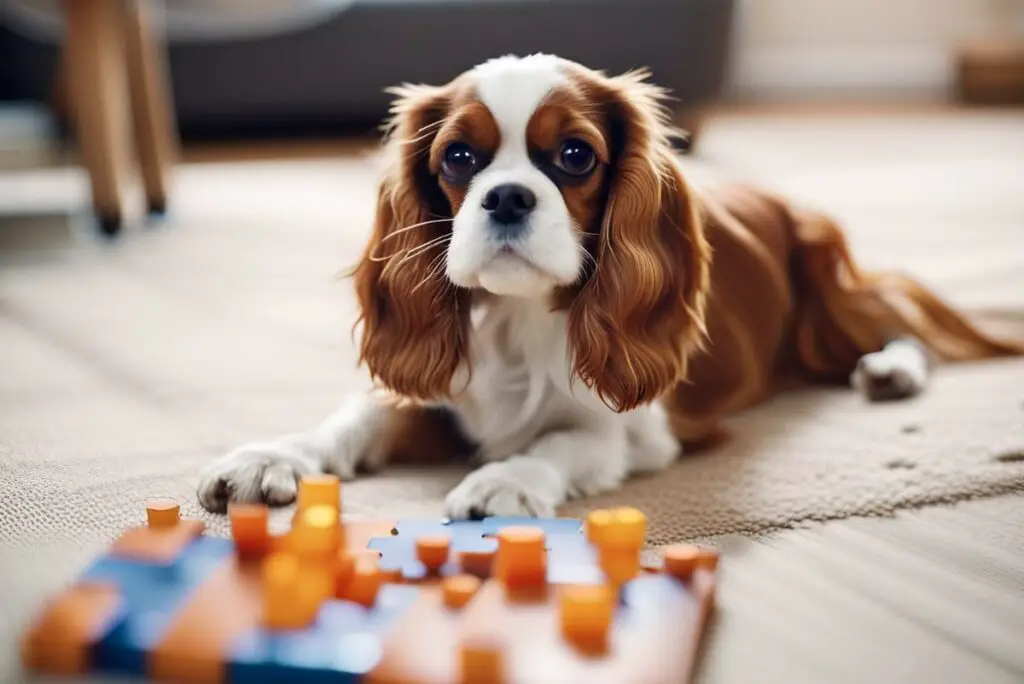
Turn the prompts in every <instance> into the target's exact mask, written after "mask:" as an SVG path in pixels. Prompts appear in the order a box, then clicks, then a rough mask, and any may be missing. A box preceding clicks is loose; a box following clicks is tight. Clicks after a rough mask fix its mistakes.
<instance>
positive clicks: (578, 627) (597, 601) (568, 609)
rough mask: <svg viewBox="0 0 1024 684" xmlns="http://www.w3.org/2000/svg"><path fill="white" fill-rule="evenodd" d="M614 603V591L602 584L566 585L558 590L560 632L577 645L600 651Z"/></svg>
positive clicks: (606, 641) (604, 647)
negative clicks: (559, 592) (559, 597)
mask: <svg viewBox="0 0 1024 684" xmlns="http://www.w3.org/2000/svg"><path fill="white" fill-rule="evenodd" d="M614 607H615V592H614V591H612V589H611V588H610V587H608V586H605V585H600V584H597V585H581V586H567V587H564V588H563V589H562V594H561V618H562V635H563V636H564V637H565V639H566V640H567V641H569V642H570V643H572V644H575V645H576V646H577V647H578V648H580V649H581V650H584V651H589V652H597V653H599V652H603V651H605V650H607V648H608V631H609V628H610V627H611V623H612V614H613V612H614Z"/></svg>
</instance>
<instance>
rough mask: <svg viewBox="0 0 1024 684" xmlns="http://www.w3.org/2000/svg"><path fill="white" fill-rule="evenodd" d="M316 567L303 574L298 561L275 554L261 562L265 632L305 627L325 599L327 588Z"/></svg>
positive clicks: (291, 555)
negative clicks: (267, 630) (266, 630)
mask: <svg viewBox="0 0 1024 684" xmlns="http://www.w3.org/2000/svg"><path fill="white" fill-rule="evenodd" d="M315 571H316V568H307V569H306V571H304V569H303V566H302V559H301V558H299V557H298V556H296V555H295V554H291V553H276V554H273V555H270V556H268V557H267V558H266V559H265V560H264V561H263V625H264V626H265V627H267V628H268V629H302V628H304V627H308V626H309V625H310V623H312V621H313V619H314V618H315V617H316V614H317V611H319V610H320V606H321V605H322V604H323V602H324V600H325V599H326V598H327V595H328V591H329V590H330V586H329V585H328V584H327V582H326V581H321V580H325V579H326V578H321V577H319V576H318V574H317V572H315Z"/></svg>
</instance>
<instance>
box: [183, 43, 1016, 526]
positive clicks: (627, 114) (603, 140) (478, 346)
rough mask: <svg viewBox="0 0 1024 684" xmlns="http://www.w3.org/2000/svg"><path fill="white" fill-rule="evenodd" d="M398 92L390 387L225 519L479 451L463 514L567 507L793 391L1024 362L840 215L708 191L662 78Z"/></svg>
mask: <svg viewBox="0 0 1024 684" xmlns="http://www.w3.org/2000/svg"><path fill="white" fill-rule="evenodd" d="M392 92H393V94H394V95H395V100H394V103H393V106H392V109H391V117H390V122H389V124H388V125H387V136H386V142H385V145H384V151H385V152H386V155H387V157H388V159H389V163H388V166H387V169H386V171H385V172H384V174H383V178H382V181H381V183H380V187H379V194H378V200H377V213H376V220H375V223H374V225H373V230H372V235H371V237H370V239H369V242H368V244H367V246H366V249H365V252H364V253H363V255H362V257H361V259H360V260H359V262H358V264H357V265H356V266H355V268H354V269H353V270H352V272H351V276H352V279H353V281H354V285H355V292H356V295H357V298H358V302H359V306H360V312H361V316H360V320H359V328H360V331H361V333H362V334H361V337H360V341H359V344H360V360H361V362H362V363H363V364H365V366H366V367H367V369H368V370H369V373H370V374H371V376H372V377H373V378H374V380H375V382H376V386H377V389H376V390H374V391H372V392H369V393H367V394H364V395H360V396H355V397H351V398H350V399H349V400H348V401H347V402H346V403H345V405H344V406H343V407H342V408H341V409H340V410H338V411H337V412H335V413H334V414H333V415H331V416H329V417H328V418H327V419H326V420H325V421H324V422H323V423H322V424H321V425H319V426H318V427H316V428H314V429H312V430H309V431H307V432H303V433H298V434H294V435H290V436H285V437H282V438H280V439H277V440H273V441H269V442H264V443H255V444H249V445H245V446H242V447H240V448H238V449H236V450H234V451H231V452H230V453H228V454H226V455H224V456H222V457H221V458H218V459H216V460H215V461H213V462H212V463H210V464H209V466H208V467H207V468H205V469H204V471H203V472H202V474H201V477H200V482H199V486H198V498H199V501H200V502H201V503H202V505H203V506H204V507H205V508H207V509H209V510H211V511H224V510H225V509H226V507H227V505H228V504H229V503H230V502H232V501H238V502H257V501H262V502H266V503H268V504H272V505H284V504H288V503H290V502H292V501H293V500H294V498H295V496H296V481H297V479H299V478H301V477H303V476H305V475H309V474H313V473H320V472H329V473H334V474H337V475H338V476H339V477H341V478H342V479H348V478H351V477H353V476H355V475H356V473H357V472H359V471H364V470H366V471H372V470H376V469H379V468H381V467H383V466H384V465H385V464H386V463H388V462H393V461H398V460H409V459H430V458H438V457H441V458H446V457H450V456H452V455H455V454H457V453H470V454H471V455H472V456H473V457H474V458H476V459H478V461H479V462H480V463H481V465H480V467H478V468H477V469H476V470H474V471H473V472H471V473H470V474H468V475H467V476H466V477H465V479H463V480H462V482H461V483H459V484H458V485H457V486H456V487H455V488H454V489H453V490H452V491H451V492H450V493H449V494H448V496H447V498H446V501H445V508H446V512H447V515H448V516H449V517H451V518H452V519H466V518H480V517H484V516H489V515H501V516H539V517H548V516H552V515H555V513H556V509H557V508H558V506H559V505H561V504H563V503H564V502H565V501H567V500H568V499H570V498H572V497H580V496H589V495H593V494H596V493H599V492H605V491H609V490H613V489H615V488H617V487H619V486H620V485H621V483H622V482H623V481H624V479H625V478H627V477H628V476H630V475H631V474H633V473H641V472H656V471H659V470H662V469H664V468H666V467H668V466H669V465H670V464H671V463H672V462H673V461H675V460H676V459H677V458H678V457H679V455H680V453H682V451H683V450H684V449H686V448H687V445H690V444H698V443H701V442H702V441H706V440H708V439H712V438H713V437H714V436H715V435H716V433H717V431H718V429H719V428H718V425H719V422H720V420H721V419H722V417H724V416H727V415H729V414H731V413H734V412H737V411H740V410H742V409H744V408H746V407H749V406H751V405H753V404H756V403H758V402H762V401H765V400H766V399H768V398H769V397H770V396H771V395H772V394H774V393H776V392H778V391H780V389H781V388H782V387H783V386H785V385H786V383H787V382H788V381H789V380H791V379H793V378H798V379H799V380H801V381H802V382H805V381H812V382H825V383H837V382H838V383H851V384H852V385H853V387H855V388H856V389H857V390H859V391H860V392H863V393H864V394H865V396H867V397H868V398H869V399H873V400H879V399H899V398H904V397H909V396H912V395H915V394H917V393H918V392H920V391H921V390H922V389H923V388H924V387H925V385H926V383H927V381H928V376H929V373H930V369H931V367H932V364H933V363H934V362H936V361H963V360H972V359H983V358H988V357H996V356H1005V355H1012V354H1020V353H1022V352H1024V347H1022V345H1020V344H1017V343H1015V342H1011V341H1000V340H997V339H995V338H993V337H990V336H988V335H986V334H985V333H983V332H982V331H981V330H980V329H978V328H977V327H975V326H974V325H972V324H971V323H970V322H968V320H967V319H966V317H965V316H964V315H962V314H961V313H959V312H957V311H955V310H953V309H952V308H951V307H950V306H949V305H947V304H946V303H944V302H943V301H941V300H940V299H939V298H938V297H937V296H935V295H934V294H932V293H931V292H929V291H928V290H927V289H925V288H924V287H922V286H921V285H920V284H918V283H917V282H915V281H914V280H912V279H910V278H908V277H906V276H903V275H900V274H896V273H872V272H865V271H863V270H861V269H860V268H859V267H858V265H857V264H856V263H855V261H854V260H853V258H852V257H851V254H850V252H849V250H848V249H847V245H846V242H845V239H844V234H843V232H842V230H841V229H840V228H839V227H838V226H837V225H836V224H835V223H834V222H833V221H832V220H830V219H829V218H828V217H827V216H825V215H823V214H820V213H817V212H815V211H810V210H805V209H802V208H799V207H796V206H794V205H793V204H791V203H789V202H787V201H785V200H783V199H781V198H779V197H776V196H774V195H772V194H771V193H768V192H764V191H762V190H759V189H757V188H751V187H745V186H738V185H732V186H727V185H722V186H718V187H714V188H711V189H707V190H702V191H697V190H696V189H695V188H693V187H691V185H690V184H689V183H688V181H687V179H686V178H684V176H683V174H682V172H681V170H680V167H679V164H678V163H677V160H676V158H675V157H674V156H673V151H672V147H671V141H672V140H673V139H674V137H675V136H676V135H677V131H675V130H674V129H673V128H672V127H671V125H670V120H671V117H670V114H669V111H668V109H667V107H666V97H667V94H666V93H665V92H664V91H663V90H662V89H660V88H658V87H657V86H655V85H652V84H651V83H650V82H649V77H648V74H647V73H646V72H643V71H636V72H629V73H626V74H623V75H618V76H608V75H606V74H604V73H602V72H597V71H593V70H590V69H588V68H586V67H584V66H582V65H580V64H576V63H573V62H571V61H568V60H565V59H561V58H558V57H556V56H551V55H543V54H538V55H530V56H527V57H522V58H520V57H514V56H506V57H501V58H496V59H493V60H490V61H487V62H484V63H482V64H480V65H478V66H476V67H475V68H473V69H471V70H469V71H467V72H465V73H463V74H462V75H460V76H459V77H457V78H455V79H454V80H453V81H451V82H450V83H448V84H447V85H444V86H424V85H406V86H402V87H399V88H396V89H394V90H393V91H392Z"/></svg>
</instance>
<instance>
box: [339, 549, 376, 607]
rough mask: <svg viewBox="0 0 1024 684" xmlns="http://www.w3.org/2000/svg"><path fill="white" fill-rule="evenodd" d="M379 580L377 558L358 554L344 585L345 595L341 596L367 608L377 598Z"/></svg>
mask: <svg viewBox="0 0 1024 684" xmlns="http://www.w3.org/2000/svg"><path fill="white" fill-rule="evenodd" d="M381 581H382V576H381V572H380V566H379V563H378V561H377V559H376V558H373V557H371V556H360V557H359V558H357V559H356V561H355V566H354V567H353V568H352V575H351V577H349V580H348V583H347V586H346V587H345V591H344V594H345V595H344V596H343V597H342V598H345V599H348V600H349V601H352V602H353V603H359V604H362V605H364V606H366V607H367V608H369V607H370V606H372V605H373V603H374V601H376V600H377V592H378V591H380V585H381Z"/></svg>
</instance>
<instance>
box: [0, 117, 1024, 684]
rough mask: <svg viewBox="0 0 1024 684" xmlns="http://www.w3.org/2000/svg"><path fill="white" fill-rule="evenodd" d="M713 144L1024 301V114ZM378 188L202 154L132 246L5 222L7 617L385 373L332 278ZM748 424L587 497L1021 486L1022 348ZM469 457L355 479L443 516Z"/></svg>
mask: <svg viewBox="0 0 1024 684" xmlns="http://www.w3.org/2000/svg"><path fill="white" fill-rule="evenodd" d="M705 136H706V137H705V138H704V140H703V142H702V155H703V156H702V159H701V162H700V166H699V167H696V166H695V168H694V173H695V174H696V175H697V176H705V175H706V176H710V175H716V174H718V173H721V172H723V171H728V173H729V174H730V175H737V176H739V177H741V178H745V179H747V180H754V181H757V182H761V183H764V184H766V185H769V186H771V187H773V188H775V189H777V190H779V191H781V192H784V193H786V194H788V195H790V196H792V197H795V198H798V199H802V200H805V201H807V202H810V203H813V204H815V205H818V206H822V207H826V208H828V209H829V210H831V211H832V213H834V214H835V215H836V216H837V217H838V218H839V219H841V220H842V221H843V222H844V223H845V224H846V225H847V226H848V228H849V231H850V235H851V241H852V243H853V247H854V249H855V251H856V253H857V254H858V256H859V257H860V259H861V261H862V262H863V263H864V264H865V265H867V266H887V267H888V266H898V267H900V268H905V269H906V270H909V271H911V272H913V273H915V274H916V275H919V276H920V277H921V278H923V279H924V280H925V281H926V282H927V283H928V284H930V285H932V286H934V287H935V288H937V289H938V290H939V292H940V293H941V294H943V295H944V296H946V297H949V298H950V299H952V300H953V301H954V302H956V303H958V304H960V305H963V306H967V307H971V308H974V309H982V308H985V309H994V310H1000V311H1003V312H1009V313H1013V312H1019V311H1024V269H1021V268H1020V264H1021V263H1022V262H1024V230H1022V228H1021V226H1022V224H1024V117H1022V116H1019V115H1012V114H1006V115H1000V114H977V115H957V116H941V115H936V116H915V117H910V116H904V117H898V118H879V117H866V116H861V117H848V118H841V117H829V118H735V119H728V118H723V119H719V120H716V121H713V122H711V123H710V124H709V125H708V127H707V130H706V132H705ZM373 180H374V179H373V165H372V163H371V162H370V161H368V160H366V159H363V158H360V157H356V156H346V157H342V158H339V159H336V160H332V161H290V162H266V163H255V162H252V163H233V164H232V163H220V164H218V163H210V164H202V165H192V166H185V167H183V168H181V169H180V170H179V172H178V174H177V180H176V187H175V194H174V197H175V202H174V210H173V213H172V215H171V219H170V220H169V221H168V222H167V223H165V224H163V225H157V226H153V227H150V228H147V229H139V230H135V231H132V232H130V233H129V234H127V235H126V236H125V239H124V240H123V241H122V242H120V243H119V244H109V245H108V244H102V243H100V242H98V241H95V240H93V239H91V238H89V237H88V236H86V235H83V234H81V233H76V232H73V231H72V232H66V233H61V234H59V235H56V236H55V235H54V234H53V232H52V231H51V232H49V233H47V237H46V239H45V240H41V241H40V242H39V244H33V243H32V241H31V240H28V241H26V240H25V239H23V238H24V236H20V237H19V239H17V240H8V239H7V238H6V237H4V236H3V235H2V228H0V245H5V244H7V245H13V244H15V243H17V248H14V247H10V248H8V249H3V250H2V251H0V350H2V353H0V558H2V559H3V560H0V605H3V606H4V607H5V609H4V613H5V618H4V620H7V621H8V622H7V624H6V625H2V626H5V627H12V626H18V625H20V623H21V621H22V620H23V619H24V618H25V616H26V615H27V612H26V611H28V610H30V609H31V608H33V607H34V606H36V605H37V604H38V601H39V600H40V599H41V598H42V596H43V595H45V593H47V592H49V591H51V590H52V589H53V588H54V587H56V586H58V585H60V584H62V583H63V582H66V581H67V580H68V579H70V577H71V576H72V575H73V574H74V573H75V572H76V571H78V570H79V569H80V568H81V565H82V564H83V563H84V562H85V561H86V560H87V559H88V558H89V557H90V556H91V555H92V554H93V553H94V552H95V551H96V549H97V548H99V547H100V546H101V545H104V544H106V543H107V542H109V540H110V539H112V538H113V537H114V536H115V535H116V534H117V533H118V531H119V530H121V529H123V527H124V526H125V525H128V524H132V523H135V522H138V521H141V519H142V513H143V511H142V502H143V500H144V499H145V498H147V497H151V496H172V497H177V498H179V499H181V500H182V501H184V502H186V507H185V508H186V511H185V512H186V514H189V515H200V513H199V511H198V509H197V507H196V506H195V504H194V485H195V475H196V472H197V470H198V469H199V467H200V466H201V464H203V463H204V462H205V461H206V460H207V459H209V458H211V457H213V456H215V455H217V454H219V453H221V452H223V451H224V450H225V449H228V448H230V447H232V446H235V445H237V444H239V443H240V442H243V441H248V440H252V439H258V438H263V437H271V436H274V435H276V434H279V433H281V432H284V431H293V430H296V429H301V428H303V427H306V426H310V425H312V424H314V423H315V422H317V421H318V420H319V419H320V418H322V417H323V416H324V415H325V414H326V413H327V412H328V411H330V410H331V409H332V407H334V406H335V405H336V403H337V401H338V399H339V397H340V395H341V394H342V393H344V392H346V391H351V390H358V389H359V388H360V387H363V386H365V382H366V381H365V379H364V378H363V376H362V375H361V374H360V373H359V372H358V371H357V370H356V369H355V357H354V350H353V348H352V345H351V343H350V340H349V336H348V335H349V328H350V326H351V322H352V320H353V316H354V313H355V312H354V307H353V303H352V301H351V298H350V296H349V292H348V286H347V284H346V283H340V282H338V281H336V280H335V277H334V276H335V273H336V272H337V271H338V270H339V269H340V268H341V267H344V266H346V265H347V264H348V263H349V262H350V261H351V259H353V258H354V257H355V255H356V254H357V253H358V250H359V247H360V246H361V244H362V240H363V237H364V235H365V234H366V230H367V228H368V226H369V225H370V218H371V212H372V206H373V205H372V195H373V189H374V188H373ZM83 189H84V185H83V179H82V177H81V176H80V174H78V173H77V172H75V171H72V170H56V171H48V172H46V173H40V174H28V173H19V174H16V175H13V174H12V175H9V176H0V210H2V207H3V206H7V205H8V203H18V202H21V203H25V202H26V201H28V200H26V198H28V199H29V200H32V201H31V202H29V203H30V204H34V205H46V204H47V203H56V204H60V203H65V204H66V203H71V205H72V207H74V206H78V205H80V204H81V203H82V202H83V201H84V190H83ZM0 225H2V221H0ZM58 233H59V231H58ZM7 237H10V236H7ZM728 427H729V430H730V433H731V437H730V440H729V441H728V442H727V443H726V444H724V445H722V446H721V447H719V448H717V449H714V450H711V451H708V452H705V453H701V454H697V455H694V456H691V457H686V458H684V459H682V460H681V461H680V462H679V463H678V464H676V465H675V466H674V467H673V468H671V469H670V470H669V471H668V472H666V473H663V474H660V475H658V476H656V477H651V478H645V479H637V480H634V481H632V482H630V483H629V484H628V485H627V486H626V487H625V489H623V490H622V491H620V492H616V493H614V494H611V495H608V496H605V497H602V498H600V499H594V500H588V501H581V502H574V503H572V504H571V505H569V506H567V507H566V508H565V511H564V512H565V513H566V514H580V513H583V512H584V511H585V510H586V509H588V508H589V507H592V506H597V505H606V504H610V503H615V504H632V505H636V506H638V507H640V508H642V509H643V510H645V511H646V512H647V513H648V514H649V515H650V516H651V531H652V535H651V542H652V543H653V544H662V543H667V542H672V541H677V540H680V539H689V538H701V537H710V536H714V535H719V534H723V533H728V532H742V533H758V532H764V531H767V530H771V529H776V528H781V527H790V526H795V525H800V524H803V523H806V522H808V521H815V520H825V519H832V518H841V517H846V516H853V515H885V514H890V513H892V512H894V511H896V510H898V509H901V508H907V507H916V506H922V505H925V504H930V503H940V502H951V501H956V500H960V499H965V498H972V497H981V496H989V495H995V494H1000V493H1008V492H1022V491H1024V362H1020V361H1006V362H992V363H983V364H976V365H970V366H958V367H946V368H942V369H941V370H940V371H939V372H938V374H937V376H936V377H935V379H934V382H933V384H932V386H931V387H930V388H929V390H928V391H927V392H926V393H925V395H924V396H922V397H920V398H919V399H916V400H914V401H909V402H905V403H901V404H895V405H881V406H876V405H868V404H866V403H865V402H863V401H862V400H861V399H859V398H858V397H857V396H855V395H854V394H853V393H852V392H849V391H844V390H807V391H801V392H799V393H794V394H790V395H787V396H784V397H781V398H779V399H778V400H776V401H774V402H773V403H771V404H769V405H767V406H763V407H759V408H757V409H755V410H752V411H750V412H749V413H747V414H746V415H742V416H737V417H735V418H734V419H733V420H732V421H731V422H730V424H729V426H728ZM462 472H463V471H460V470H458V469H449V470H431V471H409V470H393V471H390V472H386V473H384V474H382V475H379V476H376V477H373V478H368V479H364V480H361V481H358V482H355V483H352V484H349V485H348V486H346V487H345V489H344V496H345V508H346V512H347V513H348V514H349V515H352V516H358V517H388V518H393V517H399V516H418V515H430V516H432V515H438V514H439V513H440V511H441V501H442V499H443V496H444V494H445V493H446V491H447V490H448V489H449V488H450V486H452V485H453V484H454V483H455V482H456V481H457V479H458V478H459V477H460V476H461V474H462ZM281 515H282V516H283V515H286V513H282V514H281ZM204 517H206V519H207V520H209V522H210V523H211V524H212V526H213V528H214V529H215V530H216V531H220V532H223V531H224V530H225V521H224V520H223V518H218V517H215V516H213V517H211V516H204ZM277 521H278V522H279V523H280V522H282V521H283V518H282V517H279V518H277ZM2 641H3V642H4V643H9V642H10V640H9V639H6V638H4V639H2ZM0 679H3V680H4V681H8V678H6V677H0Z"/></svg>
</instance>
